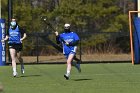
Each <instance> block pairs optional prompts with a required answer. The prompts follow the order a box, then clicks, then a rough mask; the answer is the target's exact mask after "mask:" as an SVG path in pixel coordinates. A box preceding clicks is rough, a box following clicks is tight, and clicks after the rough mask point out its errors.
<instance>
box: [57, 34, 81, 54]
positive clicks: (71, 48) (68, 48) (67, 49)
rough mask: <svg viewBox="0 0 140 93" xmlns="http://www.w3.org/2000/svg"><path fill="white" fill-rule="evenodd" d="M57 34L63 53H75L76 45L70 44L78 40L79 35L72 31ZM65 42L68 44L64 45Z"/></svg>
mask: <svg viewBox="0 0 140 93" xmlns="http://www.w3.org/2000/svg"><path fill="white" fill-rule="evenodd" d="M59 36H60V37H59V41H60V42H61V43H62V45H63V54H64V55H66V56H67V55H69V54H70V53H73V54H76V50H77V46H76V45H72V44H73V43H74V42H76V41H79V36H78V35H77V34H76V33H74V32H70V33H62V34H60V35H59ZM65 42H68V43H69V45H66V43H65Z"/></svg>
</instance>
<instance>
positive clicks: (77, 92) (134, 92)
mask: <svg viewBox="0 0 140 93" xmlns="http://www.w3.org/2000/svg"><path fill="white" fill-rule="evenodd" d="M81 68H82V72H81V73H78V72H77V70H76V69H75V68H72V72H71V77H70V80H65V78H64V77H63V75H64V73H65V69H66V65H63V64H61V65H47V64H46V65H25V74H24V75H22V74H20V66H19V65H18V73H19V75H18V77H16V78H14V77H12V68H11V66H1V67H0V82H1V83H2V85H3V87H4V91H3V92H1V93H140V89H139V86H140V67H139V65H132V64H131V63H113V64H82V65H81Z"/></svg>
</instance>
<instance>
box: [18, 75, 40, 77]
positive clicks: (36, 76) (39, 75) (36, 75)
mask: <svg viewBox="0 0 140 93" xmlns="http://www.w3.org/2000/svg"><path fill="white" fill-rule="evenodd" d="M40 76H41V75H22V76H20V77H40Z"/></svg>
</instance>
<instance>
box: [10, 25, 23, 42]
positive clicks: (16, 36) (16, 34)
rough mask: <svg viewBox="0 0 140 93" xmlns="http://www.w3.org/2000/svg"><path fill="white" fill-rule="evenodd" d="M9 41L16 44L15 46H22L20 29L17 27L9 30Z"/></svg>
mask: <svg viewBox="0 0 140 93" xmlns="http://www.w3.org/2000/svg"><path fill="white" fill-rule="evenodd" d="M8 35H9V41H8V43H15V44H20V43H21V41H20V38H21V33H20V29H19V27H18V26H17V27H16V28H15V29H14V30H12V29H11V28H9V33H8Z"/></svg>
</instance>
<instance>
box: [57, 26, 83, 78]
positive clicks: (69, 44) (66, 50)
mask: <svg viewBox="0 0 140 93" xmlns="http://www.w3.org/2000/svg"><path fill="white" fill-rule="evenodd" d="M55 34H56V41H57V43H58V44H60V43H61V44H62V46H63V54H64V56H65V57H66V59H67V71H66V74H64V77H65V78H66V80H68V79H69V77H70V72H71V66H72V64H73V62H72V61H73V58H74V57H75V55H76V50H77V45H78V42H79V36H78V35H77V34H76V33H75V32H71V31H70V24H68V23H66V24H65V25H64V33H61V34H58V32H57V31H56V32H55ZM74 66H75V67H76V68H77V70H78V71H79V72H81V68H80V64H77V63H75V64H74Z"/></svg>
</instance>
